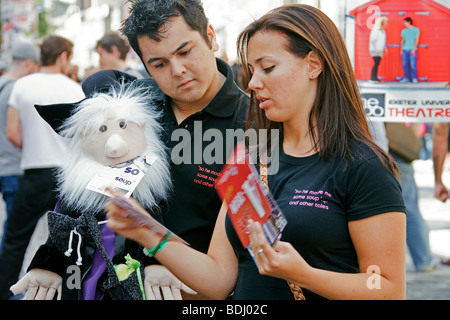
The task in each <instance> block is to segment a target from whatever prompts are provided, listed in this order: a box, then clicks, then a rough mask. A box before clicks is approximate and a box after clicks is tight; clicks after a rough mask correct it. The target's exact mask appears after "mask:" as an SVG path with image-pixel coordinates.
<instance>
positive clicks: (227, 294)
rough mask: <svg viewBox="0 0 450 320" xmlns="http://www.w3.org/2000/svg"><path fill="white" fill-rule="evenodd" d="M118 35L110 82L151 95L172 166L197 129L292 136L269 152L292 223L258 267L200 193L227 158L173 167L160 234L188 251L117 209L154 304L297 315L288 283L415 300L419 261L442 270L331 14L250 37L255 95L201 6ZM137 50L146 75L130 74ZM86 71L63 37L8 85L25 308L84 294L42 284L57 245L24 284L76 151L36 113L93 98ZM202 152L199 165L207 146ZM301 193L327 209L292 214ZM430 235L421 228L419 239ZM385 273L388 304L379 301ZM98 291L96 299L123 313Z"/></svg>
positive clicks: (14, 220)
mask: <svg viewBox="0 0 450 320" xmlns="http://www.w3.org/2000/svg"><path fill="white" fill-rule="evenodd" d="M380 25H384V22H383V23H381V24H380ZM120 32H121V33H122V34H123V36H120V35H119V34H117V33H114V34H107V35H105V37H103V38H102V39H100V40H99V41H98V43H97V44H96V50H97V51H98V53H99V56H100V66H99V69H114V70H116V71H117V72H115V73H114V76H116V77H117V78H116V80H117V81H119V78H120V74H121V72H122V73H127V74H128V75H129V76H131V77H132V78H134V79H136V80H135V81H137V82H139V83H140V84H141V85H143V86H149V87H150V88H151V90H152V97H151V98H152V102H153V103H154V104H155V105H156V107H157V109H158V110H159V112H160V113H161V118H160V120H159V121H160V122H161V124H162V127H163V132H162V137H161V138H162V140H163V141H164V143H165V145H166V147H167V149H168V150H169V151H168V157H169V156H170V154H171V153H170V150H172V149H173V148H174V147H176V145H177V142H178V141H174V140H173V139H172V137H173V133H174V132H175V131H176V130H178V129H180V128H183V129H186V130H187V131H188V132H189V134H190V135H191V137H192V139H195V135H196V134H197V133H196V128H197V126H196V123H198V122H201V124H202V130H203V132H205V131H206V130H208V129H216V130H219V131H220V132H221V133H222V134H223V136H226V132H227V130H229V129H243V130H248V129H255V130H256V131H257V132H261V130H268V132H269V136H271V135H270V132H272V131H278V132H279V133H280V134H279V141H275V140H271V141H269V142H270V143H269V147H270V149H269V150H272V151H273V150H276V151H277V152H278V153H279V159H278V161H279V167H278V172H277V173H276V174H273V175H269V176H268V188H269V190H270V192H271V193H272V195H273V196H274V199H275V201H276V202H277V204H278V206H279V207H280V209H281V211H282V212H283V214H284V215H285V217H286V220H287V221H288V223H287V226H286V228H285V229H284V231H283V235H282V238H281V240H280V241H279V242H278V243H277V244H276V247H272V246H271V245H270V244H269V243H268V242H267V240H266V238H265V236H264V233H263V231H262V228H261V226H260V225H259V224H258V223H255V222H253V221H249V222H248V226H247V228H248V232H249V234H250V239H251V247H252V249H253V252H255V255H254V257H252V255H251V254H250V252H249V251H248V250H247V249H246V248H244V247H243V246H242V244H241V242H240V239H239V237H238V236H237V234H236V231H235V230H234V228H233V225H232V224H231V222H230V219H229V217H228V216H227V205H226V203H223V202H222V201H221V199H220V197H219V196H218V194H217V192H216V191H215V189H214V188H213V187H212V186H211V185H205V184H199V183H197V182H196V181H195V177H196V176H197V174H198V173H199V170H201V169H203V170H204V169H205V168H207V169H208V170H209V171H213V172H220V171H221V169H222V168H223V165H224V164H225V163H226V160H227V158H228V155H227V154H225V153H224V154H222V155H221V157H222V158H221V159H219V160H218V161H217V162H215V163H212V164H211V163H201V164H200V166H199V163H197V162H195V161H188V162H181V163H179V162H176V161H171V162H170V175H171V180H172V183H173V185H172V189H171V193H170V195H169V197H168V199H166V200H165V201H162V202H161V204H160V207H161V211H162V223H163V224H164V225H165V226H166V227H167V228H168V229H169V230H171V231H172V232H173V233H174V234H176V235H177V236H179V237H181V238H182V239H184V240H185V241H186V242H188V243H189V246H187V245H186V244H185V243H183V242H177V241H168V239H166V238H165V237H163V238H161V235H159V234H155V233H152V232H149V230H148V229H147V228H145V227H142V226H138V225H136V221H135V220H134V219H133V218H132V217H130V216H128V215H127V214H126V211H124V209H123V208H122V207H120V206H118V205H117V203H116V202H113V201H111V202H108V203H107V204H106V206H105V207H104V211H105V212H106V214H107V218H108V222H107V223H106V224H100V225H99V228H102V230H107V228H109V229H111V230H113V231H114V233H115V234H117V235H119V236H120V237H123V238H126V239H128V240H129V241H133V242H135V243H136V244H137V245H139V246H141V247H142V249H143V250H144V251H146V254H147V255H150V256H151V259H147V260H146V261H147V262H148V266H146V267H149V268H150V269H148V270H151V271H149V272H145V279H144V282H145V283H146V284H150V285H148V286H147V285H146V286H145V291H146V296H147V297H153V298H158V297H159V298H165V299H173V298H181V297H182V298H184V299H202V298H208V299H236V300H241V299H264V300H272V299H273V300H277V299H283V300H288V299H294V298H295V295H293V293H292V291H291V286H289V285H288V284H287V282H288V283H291V284H294V285H295V286H296V287H297V288H300V289H297V290H300V291H301V296H302V297H304V298H306V299H307V300H315V299H404V298H405V296H406V287H405V286H406V284H405V252H406V250H407V247H408V248H409V249H410V251H411V252H412V251H413V250H414V249H416V250H417V255H414V256H417V257H418V258H417V261H414V262H415V264H416V268H417V271H431V270H432V269H433V268H434V264H433V263H434V262H433V261H432V257H431V252H430V251H429V243H428V235H427V232H428V231H427V230H424V231H423V238H420V239H418V238H416V237H418V236H417V233H416V232H415V231H410V230H409V229H408V228H410V227H409V225H413V224H410V221H411V220H412V218H410V217H413V218H414V219H420V218H421V214H420V212H416V213H415V212H413V210H414V209H413V206H414V204H415V205H416V206H417V196H416V197H415V198H414V199H413V200H411V201H407V199H406V197H405V195H411V193H410V191H409V189H408V187H410V186H415V182H414V181H413V182H411V181H409V180H408V181H407V180H406V177H408V178H411V174H409V173H410V172H409V173H408V171H407V170H408V169H409V168H410V164H407V165H409V167H407V166H406V165H404V164H403V163H402V162H401V161H400V160H399V159H397V158H395V157H394V156H393V155H391V154H390V153H389V150H386V149H385V148H383V147H381V146H380V145H378V144H377V143H375V142H374V139H373V137H372V131H371V128H370V126H369V123H368V120H367V117H366V114H365V112H364V108H363V106H362V101H361V98H360V92H359V88H358V85H357V82H356V79H355V76H354V72H353V70H352V65H351V62H350V59H349V57H348V53H347V51H346V48H345V43H344V42H343V39H342V37H341V36H340V34H339V31H338V29H337V28H336V26H335V25H334V23H333V22H332V21H331V20H330V19H329V18H328V17H327V16H326V15H325V14H324V13H323V12H321V11H320V10H318V9H316V8H315V7H312V6H308V5H300V4H297V5H285V6H281V7H279V8H276V9H273V10H271V11H269V12H268V13H266V14H265V15H264V16H262V17H261V18H260V19H258V20H255V21H254V22H252V23H251V24H250V25H248V26H247V27H246V28H245V29H244V30H243V31H242V32H241V34H240V35H239V37H238V39H237V44H238V57H239V59H240V61H239V62H240V63H239V65H240V66H241V68H242V69H241V72H240V77H242V78H241V81H239V82H240V83H242V84H243V88H246V90H243V89H241V88H240V87H239V86H238V85H237V84H236V82H237V81H236V79H234V77H233V70H232V68H231V67H230V66H229V65H228V64H227V63H226V62H224V61H223V60H221V59H219V58H217V57H216V52H217V51H218V49H219V46H218V41H217V39H216V33H215V30H214V27H213V25H212V24H211V23H210V22H209V21H208V18H207V17H206V16H205V13H204V10H203V7H202V4H201V2H200V1H198V0H176V1H169V2H165V1H157V0H150V1H149V0H145V1H144V0H135V1H132V2H131V7H130V15H129V16H128V17H127V18H126V19H125V20H124V21H123V24H122V27H121V30H120ZM267 43H270V44H271V45H270V46H268V45H267ZM130 47H131V48H132V49H133V50H134V52H135V53H136V54H137V55H138V56H139V58H140V59H141V61H142V64H143V65H144V66H145V70H146V72H145V73H142V72H139V71H137V70H132V69H130V68H129V67H128V66H127V63H126V55H127V52H128V50H129V48H130ZM377 53H378V54H380V52H379V50H378V51H377ZM72 55H73V43H72V42H71V41H69V40H67V39H64V38H62V37H59V36H49V37H48V38H46V39H45V40H44V41H43V42H42V44H41V45H40V47H36V46H34V45H33V44H30V43H27V44H20V45H18V46H17V47H16V48H15V49H14V51H13V63H12V64H11V67H10V69H9V71H8V72H7V73H5V74H4V75H2V76H1V77H0V97H1V99H0V107H1V109H0V120H1V123H0V125H1V128H2V131H1V132H2V134H1V135H0V148H1V152H2V157H1V159H0V174H1V176H0V182H1V184H0V191H1V192H2V194H3V196H4V199H5V202H6V204H7V212H8V215H7V219H6V222H5V225H4V236H3V239H2V243H1V249H0V264H1V265H2V266H3V267H2V274H1V276H0V299H9V298H11V296H12V294H20V293H22V292H23V291H27V290H28V293H27V295H26V298H27V299H44V298H45V299H54V298H55V297H56V295H55V293H56V292H58V297H61V291H63V294H62V296H63V297H64V296H65V294H64V291H66V292H67V290H71V289H70V288H69V287H68V286H67V285H65V284H64V283H63V284H62V287H61V279H63V277H64V274H63V273H64V272H65V270H61V268H59V266H52V270H50V271H52V274H51V277H47V276H43V274H44V273H42V271H43V270H44V271H45V270H48V268H47V267H48V260H47V258H46V253H47V254H49V255H50V252H51V250H52V248H53V246H52V245H53V244H52V241H53V240H52V239H51V238H49V239H48V241H47V242H46V243H45V244H44V245H42V246H41V247H40V248H39V251H38V253H37V254H36V256H35V257H34V259H33V261H32V263H31V266H30V267H29V268H28V270H27V271H28V273H27V275H26V276H25V279H26V281H25V282H24V281H22V280H21V281H22V282H21V284H25V285H21V286H20V288H18V286H14V285H15V284H16V283H17V282H18V281H19V273H20V270H21V267H22V263H23V257H24V254H25V250H26V248H27V246H28V244H29V241H30V237H31V235H32V232H33V231H34V228H35V226H36V223H37V221H38V220H39V218H40V217H42V216H43V215H44V214H45V213H46V212H47V211H48V210H53V209H54V207H55V204H56V203H57V200H58V197H59V196H60V195H59V194H58V193H57V191H55V190H57V189H58V188H57V185H56V183H55V175H54V172H55V169H57V168H58V167H60V166H61V165H62V161H64V155H65V150H64V148H65V147H66V146H65V144H64V143H63V138H62V137H61V136H59V135H58V133H57V132H55V131H54V130H53V129H52V127H50V126H48V125H47V123H46V122H45V120H43V119H42V118H41V117H40V116H39V114H38V113H37V111H36V110H35V108H34V105H36V104H39V105H50V104H57V103H69V102H70V103H71V102H74V101H80V100H82V99H84V98H85V92H83V90H82V87H81V85H80V83H79V82H77V81H75V80H73V78H72V79H71V77H70V75H71V71H72V70H73V69H72V67H71V58H72ZM380 59H381V58H379V59H378V63H379V60H380ZM376 61H377V60H375V62H376ZM96 71H97V70H96ZM375 74H376V72H375ZM109 75H110V74H109ZM103 76H104V73H102V72H94V73H92V75H90V76H89V78H88V79H89V81H90V83H91V85H92V84H95V83H101V82H102V81H103V79H102V77H103ZM75 79H76V77H75ZM412 80H414V77H413V79H412ZM25 93H26V94H25ZM440 133H442V134H440ZM435 137H436V140H435V141H434V142H435V145H434V149H433V152H434V153H435V156H434V158H433V159H439V160H438V162H436V163H435V172H436V197H438V199H440V200H442V201H444V202H445V201H446V200H447V198H448V192H447V190H446V188H445V186H444V184H443V183H442V180H441V175H442V167H443V163H444V161H445V154H446V153H447V151H448V141H447V140H446V141H443V139H444V138H448V127H447V126H445V127H444V126H442V127H439V128H436V134H435ZM438 138H440V139H442V141H438V140H437V139H438ZM190 147H192V155H193V154H194V153H195V150H194V149H195V148H196V147H197V146H195V145H194V144H192V146H190ZM202 147H203V148H206V147H207V145H206V144H203V145H202ZM3 154H5V155H7V156H6V157H4V156H3ZM172 160H173V159H172ZM199 167H202V168H201V169H200V168H199ZM256 167H257V169H258V170H259V166H258V165H257V166H256ZM300 189H302V190H313V191H317V192H319V191H322V194H324V195H327V196H326V198H324V200H323V201H325V202H326V204H327V206H326V209H324V208H325V206H322V207H320V206H319V207H317V206H315V207H314V206H313V207H307V206H294V205H292V201H291V200H292V198H293V196H294V191H295V190H300ZM111 192H112V193H113V194H115V192H116V191H111ZM405 192H406V193H405ZM13 198H14V200H13ZM129 201H130V203H131V204H132V205H133V206H134V208H136V210H137V211H138V212H139V213H140V214H142V215H145V214H151V213H146V211H145V210H144V209H143V208H142V206H141V205H140V204H139V203H138V202H137V201H136V200H134V199H133V198H130V199H129ZM62 202H64V199H62ZM424 224H425V222H424V221H423V219H422V221H420V222H418V223H417V224H416V225H417V226H418V227H417V228H423V227H424ZM102 232H103V231H102ZM168 236H170V235H168ZM419 242H420V243H419ZM149 248H153V249H150V250H148V249H149ZM89 252H90V251H89ZM89 252H88V251H87V250H86V251H85V252H83V254H89ZM90 254H92V252H90ZM416 262H417V263H416ZM445 262H446V263H448V261H445ZM374 267H375V269H376V270H377V271H378V272H377V274H378V276H379V281H380V286H379V287H377V290H373V288H372V287H370V286H368V282H369V281H370V278H371V277H372V276H373V270H374ZM46 275H47V274H46ZM49 279H50V280H49ZM211 284H214V285H211ZM11 287H12V288H11ZM159 287H161V290H160V289H159ZM10 288H11V290H10ZM155 288H156V289H155ZM99 290H100V295H97V297H101V298H102V299H111V298H112V297H111V293H110V292H107V291H105V292H103V291H101V290H102V289H101V288H100V289H99ZM180 291H181V292H180Z"/></svg>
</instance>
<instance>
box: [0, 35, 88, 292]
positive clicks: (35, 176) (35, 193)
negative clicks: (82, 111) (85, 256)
mask: <svg viewBox="0 0 450 320" xmlns="http://www.w3.org/2000/svg"><path fill="white" fill-rule="evenodd" d="M72 56H73V43H72V42H71V41H69V40H67V39H65V38H62V37H59V36H50V37H48V38H46V39H45V40H44V42H43V43H42V45H41V62H42V66H41V69H40V72H37V73H34V74H31V75H28V76H26V77H23V78H21V79H19V80H17V81H16V83H15V84H14V88H13V90H12V92H11V96H10V99H9V108H8V114H7V127H6V133H7V136H8V139H9V140H10V141H11V142H12V143H13V144H14V145H16V146H17V147H19V148H21V149H22V160H21V164H20V166H21V169H22V170H24V174H23V177H22V178H21V180H20V183H19V189H18V191H17V195H16V198H15V201H14V203H13V207H12V211H11V214H10V218H9V221H8V226H7V229H6V230H5V235H4V241H3V245H2V251H1V253H0V265H1V266H2V276H1V277H0V299H8V298H9V295H10V293H9V288H10V286H11V285H12V284H14V283H16V282H17V280H18V277H19V274H20V270H21V267H22V263H23V258H24V254H25V251H26V249H27V246H28V244H29V241H30V238H31V236H32V234H33V231H34V229H35V227H36V223H37V222H38V220H39V219H40V218H41V217H42V215H43V214H45V213H46V212H47V211H48V210H50V209H53V206H54V205H55V203H56V201H57V199H56V191H55V190H56V187H57V186H56V182H55V178H54V174H55V171H54V170H55V169H56V168H58V167H60V166H61V165H62V161H63V156H64V153H65V145H64V141H63V140H62V138H61V137H60V136H58V134H57V133H55V132H54V131H53V129H52V128H51V127H50V126H49V125H48V124H47V123H46V122H45V120H43V119H42V118H41V117H40V116H39V114H38V113H37V111H36V109H35V107H34V106H35V105H36V104H56V103H64V102H68V101H79V100H81V99H83V98H84V93H83V91H82V89H81V86H80V85H79V84H78V83H76V82H75V81H73V80H72V79H70V78H69V77H68V76H67V75H68V74H69V72H70V70H71V60H72Z"/></svg>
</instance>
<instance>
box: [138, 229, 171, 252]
mask: <svg viewBox="0 0 450 320" xmlns="http://www.w3.org/2000/svg"><path fill="white" fill-rule="evenodd" d="M172 235H173V233H172V232H171V231H167V232H166V233H165V234H164V236H163V237H162V238H161V240H160V241H159V243H158V244H157V245H156V246H154V247H153V248H151V249H150V250H149V249H147V248H144V254H145V255H146V256H147V257H149V258H151V257H153V256H154V255H155V254H157V253H158V252H159V251H161V250H162V248H164V246H165V245H166V243H167V242H168V241H169V239H170V237H171V236H172Z"/></svg>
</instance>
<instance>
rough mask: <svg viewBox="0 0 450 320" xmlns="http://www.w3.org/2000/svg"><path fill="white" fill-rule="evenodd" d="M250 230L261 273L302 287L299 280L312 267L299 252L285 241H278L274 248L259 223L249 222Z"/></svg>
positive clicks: (251, 242)
mask: <svg viewBox="0 0 450 320" xmlns="http://www.w3.org/2000/svg"><path fill="white" fill-rule="evenodd" d="M248 230H249V232H250V245H251V247H252V249H253V252H254V255H255V259H256V264H257V265H258V270H259V273H261V274H263V275H267V276H272V277H277V278H282V279H285V280H288V281H290V282H294V283H295V284H297V285H300V286H301V285H302V284H301V283H300V282H299V279H304V278H305V277H307V276H308V273H309V272H310V270H311V267H310V266H309V265H308V264H307V263H306V261H305V260H304V259H303V258H302V256H301V255H300V254H299V253H298V252H297V250H295V249H294V247H293V246H292V245H291V244H290V243H288V242H284V241H278V243H277V245H276V246H275V248H272V246H271V245H270V244H269V242H268V241H267V238H266V236H265V234H264V231H263V230H262V228H261V225H260V224H259V223H258V222H253V221H249V224H248Z"/></svg>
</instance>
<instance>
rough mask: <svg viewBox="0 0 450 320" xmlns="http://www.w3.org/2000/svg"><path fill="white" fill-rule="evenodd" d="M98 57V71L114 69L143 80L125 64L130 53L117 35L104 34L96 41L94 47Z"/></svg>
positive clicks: (125, 42) (139, 73)
mask: <svg viewBox="0 0 450 320" xmlns="http://www.w3.org/2000/svg"><path fill="white" fill-rule="evenodd" d="M95 49H96V50H97V52H98V54H99V56H100V61H99V62H100V70H105V69H114V70H118V71H122V72H126V73H128V74H130V75H132V76H134V77H136V78H137V79H143V78H144V75H143V74H142V73H141V72H139V71H138V70H136V69H133V68H131V67H130V66H129V65H128V64H127V61H126V60H127V54H128V52H129V51H130V45H129V44H128V43H127V41H126V40H125V39H124V38H123V37H121V36H120V35H118V34H117V33H114V32H112V33H108V34H105V35H104V36H103V37H102V38H101V39H100V40H98V41H97V45H96V46H95Z"/></svg>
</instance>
